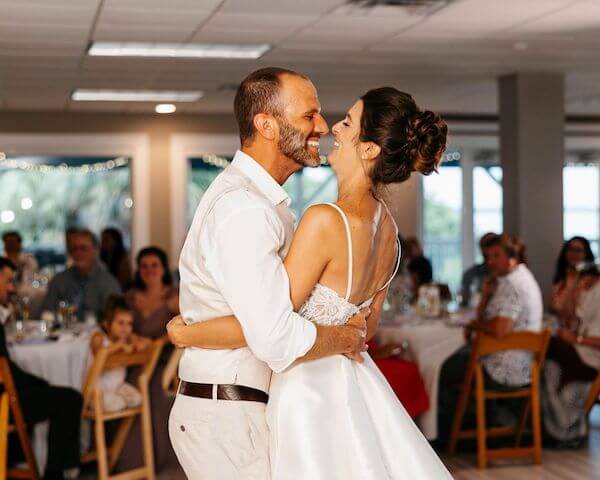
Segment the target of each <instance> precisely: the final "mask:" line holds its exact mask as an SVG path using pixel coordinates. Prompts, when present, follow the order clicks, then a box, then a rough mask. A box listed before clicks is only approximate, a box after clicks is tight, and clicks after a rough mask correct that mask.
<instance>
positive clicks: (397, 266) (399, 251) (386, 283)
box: [377, 200, 402, 293]
mask: <svg viewBox="0 0 600 480" xmlns="http://www.w3.org/2000/svg"><path fill="white" fill-rule="evenodd" d="M379 203H381V204H382V205H383V206H384V208H385V211H386V212H387V214H388V215H389V217H390V220H391V221H392V223H393V224H394V228H395V229H396V244H397V245H398V257H397V259H396V267H395V268H394V272H393V273H392V276H391V277H390V278H389V280H388V281H387V282H385V285H384V286H383V287H381V288H380V289H379V290H377V293H379V292H381V291H382V290H385V289H386V288H387V287H388V286H389V284H390V283H392V280H393V279H394V277H395V276H396V274H397V273H398V269H399V268H400V259H401V258H402V248H401V245H400V238H399V237H398V233H399V231H398V225H396V221H395V220H394V217H393V216H392V213H391V212H390V209H389V208H388V206H387V204H386V203H385V202H384V201H383V200H379Z"/></svg>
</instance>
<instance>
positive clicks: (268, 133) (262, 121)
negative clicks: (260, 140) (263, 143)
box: [253, 113, 279, 140]
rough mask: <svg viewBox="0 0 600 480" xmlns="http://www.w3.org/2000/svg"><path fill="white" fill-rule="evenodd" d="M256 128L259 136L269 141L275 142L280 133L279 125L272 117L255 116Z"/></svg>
mask: <svg viewBox="0 0 600 480" xmlns="http://www.w3.org/2000/svg"><path fill="white" fill-rule="evenodd" d="M253 123H254V128H255V129H256V131H257V132H258V134H259V135H260V136H262V137H264V138H266V139H267V140H275V139H276V138H277V134H278V132H279V125H278V124H277V122H276V120H275V119H274V118H273V116H272V115H269V114H268V113H257V114H256V115H254V121H253Z"/></svg>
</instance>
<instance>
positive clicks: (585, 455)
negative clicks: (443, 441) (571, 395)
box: [444, 406, 600, 480]
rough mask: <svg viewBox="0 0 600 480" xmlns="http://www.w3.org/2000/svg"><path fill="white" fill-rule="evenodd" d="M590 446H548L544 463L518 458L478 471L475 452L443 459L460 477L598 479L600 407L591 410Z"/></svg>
mask: <svg viewBox="0 0 600 480" xmlns="http://www.w3.org/2000/svg"><path fill="white" fill-rule="evenodd" d="M590 427H591V430H590V437H589V442H588V445H587V447H585V448H581V449H578V450H551V449H545V450H544V456H543V459H542V461H543V463H542V465H531V464H530V463H526V462H525V461H520V460H515V461H511V462H510V463H509V462H508V461H507V462H506V463H499V462H496V463H494V467H493V468H488V469H487V470H479V469H477V467H476V466H475V455H459V456H457V457H453V458H444V461H445V463H446V465H447V466H448V468H450V469H451V472H452V475H453V476H454V478H455V479H457V480H492V479H494V480H516V479H518V480H542V479H543V480H584V479H595V478H598V472H599V471H600V406H599V407H596V408H595V409H594V410H593V411H592V415H591V425H590Z"/></svg>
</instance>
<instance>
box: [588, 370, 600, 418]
mask: <svg viewBox="0 0 600 480" xmlns="http://www.w3.org/2000/svg"><path fill="white" fill-rule="evenodd" d="M599 395H600V373H598V376H597V377H596V380H594V383H592V388H590V393H588V396H587V399H586V401H585V407H584V409H585V415H586V417H587V416H588V415H589V414H590V412H591V411H592V408H593V407H594V405H595V404H596V403H598V396H599Z"/></svg>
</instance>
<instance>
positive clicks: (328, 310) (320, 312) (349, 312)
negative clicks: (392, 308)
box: [298, 283, 373, 325]
mask: <svg viewBox="0 0 600 480" xmlns="http://www.w3.org/2000/svg"><path fill="white" fill-rule="evenodd" d="M372 301H373V299H369V300H367V301H366V302H365V303H363V304H362V305H360V306H356V305H354V304H353V303H350V302H349V301H348V300H346V299H345V298H344V297H341V296H340V295H339V294H338V293H337V292H336V291H335V290H332V289H331V288H329V287H326V286H325V285H321V284H320V283H317V284H316V285H315V288H314V289H313V291H312V293H311V294H310V297H308V299H307V300H306V302H304V305H302V307H300V311H299V312H298V313H300V315H302V316H303V317H304V318H306V319H307V320H310V321H311V322H313V323H316V324H317V325H344V324H345V323H346V322H347V321H348V320H350V318H351V317H353V316H354V315H355V314H356V313H358V311H359V310H360V309H361V308H364V307H368V306H370V305H371V302H372Z"/></svg>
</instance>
